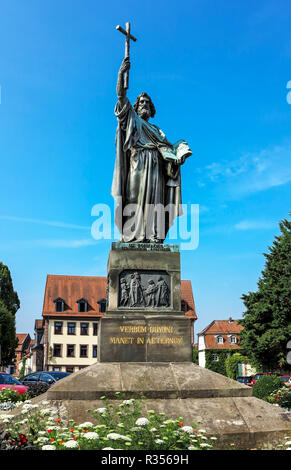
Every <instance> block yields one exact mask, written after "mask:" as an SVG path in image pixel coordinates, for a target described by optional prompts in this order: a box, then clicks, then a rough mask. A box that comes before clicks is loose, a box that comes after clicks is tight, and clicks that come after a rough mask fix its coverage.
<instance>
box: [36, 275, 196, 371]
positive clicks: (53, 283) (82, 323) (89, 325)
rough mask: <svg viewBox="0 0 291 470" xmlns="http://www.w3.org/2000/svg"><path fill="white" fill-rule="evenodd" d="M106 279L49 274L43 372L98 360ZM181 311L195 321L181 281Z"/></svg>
mask: <svg viewBox="0 0 291 470" xmlns="http://www.w3.org/2000/svg"><path fill="white" fill-rule="evenodd" d="M106 287H107V279H106V277H97V276H58V275H48V276H47V281H46V288H45V294H44V303H43V312H42V316H43V322H42V327H43V337H42V340H41V342H42V344H43V370H48V371H52V370H54V371H62V372H76V371H77V370H80V369H82V368H84V367H87V366H89V365H91V364H94V363H95V362H96V361H97V337H98V336H97V335H98V324H99V321H100V318H102V317H103V315H104V312H105V311H106ZM181 299H182V300H181V310H182V311H183V312H184V314H185V315H186V316H187V317H188V318H190V319H191V320H192V321H191V337H192V343H194V322H195V320H196V319H197V316H196V311H195V305H194V298H193V293H192V287H191V282H190V281H181Z"/></svg>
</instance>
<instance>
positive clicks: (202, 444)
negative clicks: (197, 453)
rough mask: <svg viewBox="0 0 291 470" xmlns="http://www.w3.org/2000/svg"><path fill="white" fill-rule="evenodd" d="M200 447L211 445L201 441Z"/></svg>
mask: <svg viewBox="0 0 291 470" xmlns="http://www.w3.org/2000/svg"><path fill="white" fill-rule="evenodd" d="M200 447H211V445H210V444H206V442H201V444H200Z"/></svg>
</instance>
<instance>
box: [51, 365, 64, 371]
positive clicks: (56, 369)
mask: <svg viewBox="0 0 291 470" xmlns="http://www.w3.org/2000/svg"><path fill="white" fill-rule="evenodd" d="M61 370H62V368H61V367H56V366H54V367H53V371H54V372H61Z"/></svg>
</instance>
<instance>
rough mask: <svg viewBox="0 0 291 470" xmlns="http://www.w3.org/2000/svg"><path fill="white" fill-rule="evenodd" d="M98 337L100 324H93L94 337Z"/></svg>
mask: <svg viewBox="0 0 291 470" xmlns="http://www.w3.org/2000/svg"><path fill="white" fill-rule="evenodd" d="M97 335H98V323H93V336H97Z"/></svg>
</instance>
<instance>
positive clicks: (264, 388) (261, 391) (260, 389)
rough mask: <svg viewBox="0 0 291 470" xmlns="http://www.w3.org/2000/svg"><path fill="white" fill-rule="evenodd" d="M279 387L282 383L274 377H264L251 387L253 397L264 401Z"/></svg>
mask: <svg viewBox="0 0 291 470" xmlns="http://www.w3.org/2000/svg"><path fill="white" fill-rule="evenodd" d="M281 387H282V382H281V380H280V379H279V378H278V377H276V375H264V376H263V377H262V378H261V379H259V380H258V381H257V382H256V383H255V385H254V386H253V396H254V397H257V398H261V399H262V400H265V399H266V398H267V397H268V396H269V395H271V393H274V392H276V391H277V390H279V388H281Z"/></svg>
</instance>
